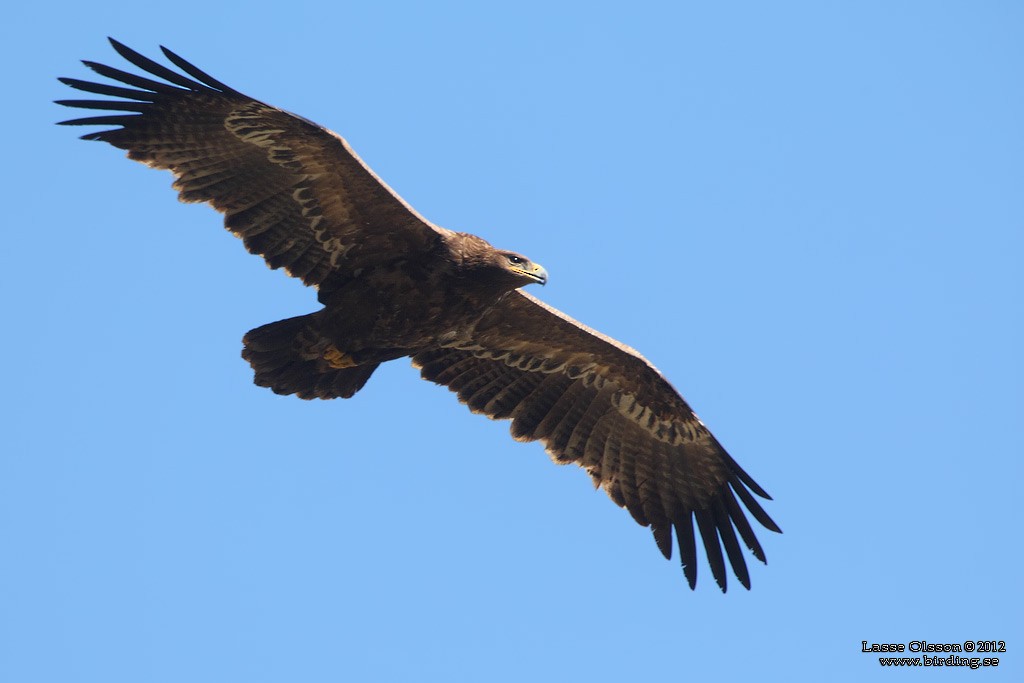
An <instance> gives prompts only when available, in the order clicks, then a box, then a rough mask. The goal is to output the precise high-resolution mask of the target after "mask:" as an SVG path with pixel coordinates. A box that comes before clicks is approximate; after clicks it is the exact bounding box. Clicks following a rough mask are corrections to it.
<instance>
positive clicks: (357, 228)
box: [60, 41, 779, 590]
mask: <svg viewBox="0 0 1024 683" xmlns="http://www.w3.org/2000/svg"><path fill="white" fill-rule="evenodd" d="M111 42H112V43H113V45H114V47H115V49H117V51H118V52H119V53H120V54H121V55H122V56H123V57H125V58H126V59H127V60H129V61H130V62H132V63H133V64H135V65H136V66H138V67H140V68H142V69H144V70H146V71H148V72H149V73H150V74H153V75H155V76H157V77H159V78H161V79H163V81H166V82H161V81H154V80H152V79H150V78H145V77H141V76H138V75H134V74H130V73H126V72H124V71H120V70H118V69H113V68H111V67H107V66H104V65H101V64H96V63H93V62H85V64H86V65H87V66H89V67H90V68H92V69H93V70H95V71H97V72H98V73H100V74H101V75H104V76H107V77H109V78H111V79H113V80H115V81H118V82H120V83H122V84H125V85H127V86H131V87H127V88H126V87H123V86H122V85H110V84H101V83H92V82H88V81H80V80H76V79H61V80H62V81H63V82H64V83H66V84H68V85H70V86H72V87H74V88H77V89H79V90H84V91H87V92H92V93H98V94H102V95H110V96H113V97H116V98H119V99H114V100H64V101H61V102H60V103H61V104H64V105H68V106H75V107H83V108H87V109H107V110H120V111H127V112H132V113H130V114H127V115H125V114H117V115H112V116H97V117H90V118H85V119H76V120H73V121H67V122H65V123H68V124H73V125H92V124H106V125H115V126H119V127H118V128H115V129H113V130H106V131H101V132H98V133H90V134H88V135H85V136H83V137H85V138H86V139H94V140H103V141H106V142H109V143H110V144H112V145H114V146H116V147H120V148H122V149H125V150H127V151H128V156H129V157H130V158H132V159H135V160H138V161H142V162H144V163H147V164H149V165H150V166H154V167H156V168H163V169H169V170H171V171H172V172H174V174H175V176H176V180H175V183H174V186H175V188H176V189H177V190H178V191H179V193H180V196H181V198H182V199H183V200H184V201H199V202H208V203H210V204H211V205H213V206H214V208H216V209H218V210H219V211H221V212H223V213H224V214H225V225H226V227H227V228H228V229H229V230H231V231H232V232H233V233H235V234H236V235H238V236H239V237H241V238H242V239H243V240H244V242H245V246H246V248H247V249H248V250H249V251H251V252H253V253H255V254H259V255H261V256H262V257H263V258H264V259H265V260H266V261H267V263H268V264H269V265H270V266H271V267H272V268H281V267H283V268H285V269H286V270H287V272H288V273H289V274H290V275H292V276H294V277H298V278H300V279H301V280H302V281H303V282H304V283H306V284H307V285H310V286H312V287H315V288H316V289H317V291H318V299H319V302H320V303H321V304H322V308H321V309H320V310H318V311H316V312H314V313H310V314H307V315H303V316H299V317H296V318H289V319H287V320H281V321H278V322H274V323H270V324H268V325H264V326H262V327H258V328H256V329H254V330H251V331H250V332H249V333H247V334H246V335H245V337H244V339H243V345H244V348H243V351H242V355H243V357H244V358H245V359H246V360H248V361H249V363H250V364H251V365H252V367H253V369H254V370H255V381H256V383H257V384H259V385H261V386H266V387H270V388H271V389H273V390H274V391H275V392H278V393H282V394H296V395H298V396H300V397H302V398H337V397H343V398H348V397H350V396H352V395H354V394H355V393H356V392H357V391H359V389H360V388H362V386H363V385H364V384H365V383H366V381H367V380H368V379H369V378H370V375H371V374H372V373H373V371H374V370H375V369H376V368H377V367H378V366H379V365H380V363H383V362H386V361H389V360H394V359H397V358H402V357H411V358H412V361H413V363H414V365H416V366H417V367H419V368H420V370H421V373H422V375H423V377H424V378H425V379H428V380H431V381H433V382H436V383H438V384H442V385H445V386H447V387H448V388H449V389H451V390H452V391H454V392H457V394H458V396H459V399H460V400H461V401H462V402H464V403H466V404H467V405H468V406H469V408H470V409H471V410H472V411H474V412H478V413H483V414H485V415H487V416H489V417H491V418H495V419H511V420H512V435H513V437H514V438H516V439H519V440H524V441H530V440H537V439H539V440H541V441H543V442H544V444H545V446H546V448H547V450H548V452H549V453H550V454H551V456H552V458H553V459H554V460H555V461H556V462H559V463H569V462H575V463H577V464H579V465H580V466H582V467H583V468H585V469H586V470H587V472H588V473H589V474H590V475H591V477H592V478H593V480H594V483H595V484H596V485H598V486H601V487H603V488H604V489H605V490H606V491H607V492H608V494H609V496H611V498H612V500H613V501H615V502H616V503H617V504H619V505H621V506H623V507H625V508H627V509H628V510H629V512H630V513H631V514H632V515H633V517H634V518H635V519H636V521H637V522H639V523H640V524H642V525H644V526H649V527H651V530H652V531H653V532H654V538H655V541H656V542H657V545H658V548H659V549H660V550H661V551H662V553H663V554H664V555H665V557H670V556H671V554H672V536H673V529H674V530H675V536H676V540H677V542H678V546H679V551H680V555H681V559H682V562H683V569H684V572H685V574H686V576H687V579H688V581H689V583H690V586H691V587H693V586H694V585H695V583H696V576H697V568H696V536H695V533H694V523H696V527H697V530H698V531H699V532H700V536H701V538H702V540H703V546H704V549H705V552H706V554H707V558H708V562H709V563H710V565H711V569H712V574H713V575H714V577H715V580H716V581H717V582H718V584H719V585H720V586H721V587H722V589H723V590H725V586H726V578H725V560H724V558H723V555H722V548H723V547H724V549H725V551H726V555H727V556H728V559H729V562H730V564H731V565H732V567H733V571H734V573H735V574H736V576H737V577H738V578H739V580H740V582H741V583H742V584H743V585H744V586H746V587H748V588H749V587H750V578H749V573H748V571H747V567H746V563H745V561H744V557H743V553H742V551H741V549H740V545H739V540H740V539H742V540H743V542H744V543H745V544H746V545H747V547H748V548H749V549H750V550H751V552H752V553H753V554H754V556H755V557H757V558H758V559H760V560H762V561H764V552H763V550H762V549H761V546H760V544H759V542H758V541H757V538H756V537H755V535H754V533H753V530H752V528H751V526H750V523H749V522H748V521H747V519H746V515H745V513H744V511H743V508H742V507H741V506H740V503H741V502H742V504H743V506H745V507H746V508H747V510H748V511H749V512H750V514H752V515H753V516H754V518H755V519H757V520H758V521H759V522H760V523H761V524H762V525H763V526H765V527H766V528H768V529H771V530H773V531H778V530H779V529H778V527H777V526H776V525H775V523H774V522H773V521H772V520H771V518H770V517H769V516H768V515H767V514H766V513H765V511H764V510H763V509H762V508H761V506H760V505H759V504H758V503H757V501H756V500H755V498H754V497H753V495H751V492H753V493H756V494H757V495H760V496H762V497H765V498H767V497H768V495H767V493H765V491H764V490H763V489H762V488H761V487H760V486H758V485H757V483H756V482H754V480H753V479H752V478H751V477H750V476H749V475H748V474H747V473H746V472H744V471H743V470H742V469H741V468H740V467H739V465H737V464H736V462H735V461H734V460H733V459H732V458H731V457H730V456H729V455H728V453H726V452H725V450H724V449H723V448H722V447H721V445H719V443H718V441H717V440H716V439H715V438H714V436H712V435H711V433H710V432H709V431H708V430H707V428H706V427H705V426H704V425H703V423H701V421H700V420H699V419H697V416H696V415H695V414H694V413H693V411H692V410H690V407H689V406H688V405H687V404H686V402H685V401H684V400H683V399H682V397H681V396H680V395H679V394H678V393H677V392H676V391H675V389H673V388H672V386H671V385H670V384H669V383H668V381H667V380H666V379H665V378H664V376H663V375H662V374H661V373H660V372H658V371H657V370H656V369H655V368H654V366H652V365H651V364H650V363H649V362H648V361H647V360H646V359H644V358H643V356H641V355H640V354H639V353H637V352H636V351H634V350H633V349H631V348H629V347H627V346H625V345H623V344H620V343H619V342H616V341H615V340H613V339H609V338H608V337H605V336H604V335H601V334H600V333H598V332H595V331H594V330H591V329H589V328H587V327H586V326H584V325H582V324H581V323H578V322H576V321H575V320H572V319H571V318H569V317H568V316H566V315H564V314H563V313H561V312H559V311H556V310H554V309H552V308H550V307H548V306H546V305H545V304H543V303H542V302H540V301H538V300H537V299H535V298H533V297H532V296H530V295H528V294H526V293H525V292H523V291H521V290H520V287H522V286H524V285H526V284H530V283H540V284H544V283H545V282H546V280H547V272H546V271H545V270H544V269H543V268H542V267H540V266H539V265H537V264H535V263H532V262H531V261H530V260H529V259H527V258H526V257H525V256H522V255H521V254H516V253H515V252H509V251H503V250H499V249H496V248H494V247H492V246H491V245H490V244H488V243H487V242H486V241H485V240H483V239H481V238H480V237H477V236H475V235H470V234H467V233H460V232H453V231H450V230H445V229H443V228H439V227H437V226H435V225H433V224H431V223H429V222H427V221H426V220H425V219H423V218H422V217H421V216H419V214H417V213H416V212H415V211H414V210H413V209H412V208H411V207H409V206H408V205H407V204H406V203H405V202H404V201H402V200H401V198H399V197H398V196H397V195H396V194H395V193H394V192H392V191H391V190H390V188H388V187H387V185H385V184H384V183H383V182H382V181H380V179H378V178H377V177H376V176H375V175H374V174H373V172H372V171H370V170H369V168H367V167H366V166H365V165H364V164H363V163H362V161H361V160H360V159H359V157H357V156H356V155H355V153H354V152H352V150H351V149H349V147H348V145H347V143H345V141H344V140H343V139H341V138H340V137H338V136H337V135H336V134H334V133H332V132H331V131H329V130H327V129H325V128H322V127H320V126H318V125H316V124H314V123H312V122H310V121H307V120H306V119H303V118H301V117H298V116H295V115H294V114H289V113H288V112H285V111H282V110H280V109H277V108H275V107H272V106H269V105H267V104H264V103H262V102H259V101H257V100H254V99H252V98H250V97H247V96H245V95H243V94H241V93H239V92H237V91H235V90H233V89H231V88H230V87H228V86H226V85H224V84H223V83H221V82H219V81H217V80H216V79H214V78H212V77H210V76H209V75H207V74H205V73H204V72H202V71H200V70H199V69H197V68H196V67H195V66H193V65H191V64H189V63H188V62H186V61H185V60H183V59H181V58H180V57H178V56H177V55H175V54H173V53H171V52H170V51H168V50H164V53H165V54H166V55H167V57H168V58H169V59H170V60H171V61H172V62H173V63H174V64H175V65H176V66H178V67H179V68H180V69H181V70H182V71H183V72H184V73H185V74H188V76H185V75H183V74H182V73H179V72H176V71H173V70H171V69H169V68H167V67H165V66H162V65H160V64H157V63H156V62H153V61H151V60H149V59H147V58H146V57H143V56H142V55H140V54H138V53H136V52H134V51H132V50H129V49H128V48H126V47H125V46H123V45H121V44H119V43H117V42H116V41H111ZM190 77H191V78H190Z"/></svg>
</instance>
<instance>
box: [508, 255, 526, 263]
mask: <svg viewBox="0 0 1024 683" xmlns="http://www.w3.org/2000/svg"><path fill="white" fill-rule="evenodd" d="M507 258H508V262H509V263H511V264H512V265H513V266H519V265H522V264H524V263H526V259H524V258H522V257H521V256H512V255H511V254H510V255H509V256H508V257H507Z"/></svg>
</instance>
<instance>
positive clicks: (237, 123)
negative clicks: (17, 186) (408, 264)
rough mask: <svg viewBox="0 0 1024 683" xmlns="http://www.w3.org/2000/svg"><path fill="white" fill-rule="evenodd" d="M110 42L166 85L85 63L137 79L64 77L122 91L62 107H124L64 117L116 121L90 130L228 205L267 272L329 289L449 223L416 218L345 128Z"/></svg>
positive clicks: (186, 195) (196, 197)
mask: <svg viewBox="0 0 1024 683" xmlns="http://www.w3.org/2000/svg"><path fill="white" fill-rule="evenodd" d="M110 42H111V44H112V45H113V46H114V49H115V50H117V52H118V53H119V54H120V55H121V56H122V57H124V58H125V59H127V60H128V61H129V62H131V63H132V64H134V65H135V66H137V67H139V68H140V69H143V70H144V71H147V72H149V73H150V74H152V75H153V76H156V77H158V78H160V79H162V80H163V81H165V82H160V81H156V80H152V79H150V78H145V77H142V76H138V75H135V74H131V73H127V72H124V71H120V70H118V69H114V68H111V67H109V66H104V65H103V64H97V63H95V62H88V61H87V62H83V63H84V64H85V65H86V66H88V67H89V68H91V69H92V70H94V71H95V72H97V73H98V74H100V75H101V76H105V77H107V78H109V79H111V80H113V81H117V82H119V83H121V84H124V85H127V86H130V87H123V86H122V85H111V84H107V83H92V82H89V81H81V80H77V79H73V78H61V79H60V80H61V82H63V83H65V84H66V85H69V86H71V87H72V88H77V89H78V90H84V91H86V92H90V93H96V94H99V95H109V96H113V97H115V98H118V99H113V100H110V99H105V100H59V101H58V104H62V105H65V106H70V107H81V108H85V109H99V110H113V111H115V112H126V113H116V114H111V115H102V116H92V117H88V118H81V119H73V120H70V121H63V122H62V123H63V124H65V125H108V126H110V125H113V126H120V127H119V128H115V129H113V130H105V131H101V132H96V133H89V134H87V135H84V136H82V137H83V139H87V140H102V141H104V142H109V143H110V144H112V145H114V146H115V147H119V148H121V149H124V150H127V151H128V156H129V158H131V159H135V160H136V161H141V162H143V163H146V164H148V165H150V166H153V167H155V168H161V169H169V170H171V171H172V172H173V173H174V175H175V176H176V180H175V182H174V187H175V189H177V190H178V192H179V195H180V198H181V199H182V200H183V201H187V202H208V203H209V204H211V205H212V206H213V207H214V208H215V209H217V210H218V211H220V212H222V213H224V214H225V219H224V223H225V225H226V227H227V228H228V229H229V230H230V231H231V232H233V233H234V234H235V235H237V236H239V237H241V238H242V239H243V240H244V242H245V246H246V248H247V249H248V250H249V251H250V252H252V253H254V254H258V255H260V256H262V257H263V258H264V259H266V262H267V264H268V265H269V266H270V267H271V268H282V267H283V268H285V269H286V271H287V272H288V273H289V274H290V275H293V276H294V277H297V278H300V279H301V280H302V281H303V282H304V283H306V284H307V285H315V286H318V287H323V286H327V287H329V286H330V283H331V282H333V281H335V278H337V279H341V280H343V279H344V278H345V277H347V276H350V275H351V274H353V273H355V272H357V271H359V270H360V269H363V268H366V267H370V266H373V265H376V264H379V263H382V262H387V261H391V260H394V259H399V258H407V257H409V256H411V255H415V254H423V253H426V252H429V251H430V250H431V249H433V248H434V247H435V246H436V245H437V243H438V242H439V241H440V238H441V236H442V234H443V233H444V232H445V231H444V230H442V229H441V228H437V227H436V226H433V225H431V224H430V223H428V222H427V221H426V220H424V219H423V218H422V217H420V216H419V214H417V213H416V212H415V211H414V210H413V209H412V208H411V207H410V206H409V205H408V204H406V203H405V202H404V201H403V200H402V199H401V198H400V197H399V196H398V195H396V194H395V193H394V192H393V191H392V190H391V189H390V188H389V187H388V186H387V185H385V184H384V183H383V182H382V181H381V180H380V179H379V178H377V176H376V175H374V173H373V172H372V171H371V170H370V169H369V168H367V167H366V166H365V165H364V164H363V162H362V160H360V159H359V157H358V156H356V154H355V152H353V151H352V150H351V149H350V148H349V146H348V144H347V143H346V142H345V140H343V139H342V138H341V137H340V136H338V135H337V134H335V133H333V132H331V131H329V130H327V129H326V128H323V127H321V126H318V125H316V124H315V123H312V122H311V121H307V120H306V119H304V118H301V117H299V116H296V115H294V114H290V113H288V112H286V111H283V110H281V109H277V108H276V107H272V106H270V105H267V104H264V103H263V102H259V101H257V100H254V99H252V98H250V97H247V96H246V95H243V94H242V93H240V92H238V91H236V90H234V89H232V88H230V87H228V86H226V85H224V84H223V83H221V82H220V81H218V80H216V79H214V78H212V77H211V76H209V75H207V74H205V73H203V72H202V71H200V70H199V69H197V68H196V67H195V66H193V65H191V64H189V63H188V62H186V61H185V60H184V59H182V58H181V57H179V56H177V55H176V54H174V53H173V52H171V51H170V50H167V49H166V48H163V51H164V54H165V55H166V56H167V58H168V59H169V60H170V61H171V62H173V63H174V65H176V66H177V67H179V68H180V69H181V71H182V72H184V74H182V73H179V72H176V71H173V70H172V69H169V68H167V67H165V66H162V65H160V64H158V63H156V62H154V61H152V60H150V59H148V58H146V57H144V56H142V55H140V54H139V53H137V52H135V51H133V50H130V49H129V48H127V47H125V46H124V45H122V44H120V43H118V42H117V41H115V40H113V39H111V41H110ZM185 74H187V75H185Z"/></svg>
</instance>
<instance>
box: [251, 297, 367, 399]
mask: <svg viewBox="0 0 1024 683" xmlns="http://www.w3.org/2000/svg"><path fill="white" fill-rule="evenodd" d="M314 315H315V314H311V315H303V316H299V317H297V318H288V319H286V320H279V321H277V322H275V323H270V324H269V325H263V326H262V327H257V328H256V329H254V330H250V331H249V332H247V333H246V335H245V337H243V338H242V344H243V345H244V348H243V349H242V358H244V359H245V360H247V361H249V365H251V366H252V369H253V370H254V371H255V372H256V378H255V382H256V384H257V385H259V386H261V387H268V388H270V389H271V390H273V392H274V393H275V394H286V395H287V394H295V395H296V396H298V397H299V398H303V399H313V398H322V399H327V398H351V397H352V396H354V395H355V393H356V392H357V391H359V390H360V389H362V388H363V385H364V384H366V381H367V380H368V379H370V375H372V374H373V371H374V370H376V369H377V366H378V365H379V363H367V364H366V365H357V366H356V367H352V368H343V369H340V370H339V369H336V368H332V367H330V366H329V365H328V364H327V363H326V362H325V361H324V360H323V358H322V355H321V350H322V349H323V348H324V346H325V345H326V344H328V343H329V342H328V341H327V340H326V339H324V338H323V336H321V334H320V332H319V331H318V328H317V325H316V320H315V318H314Z"/></svg>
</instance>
